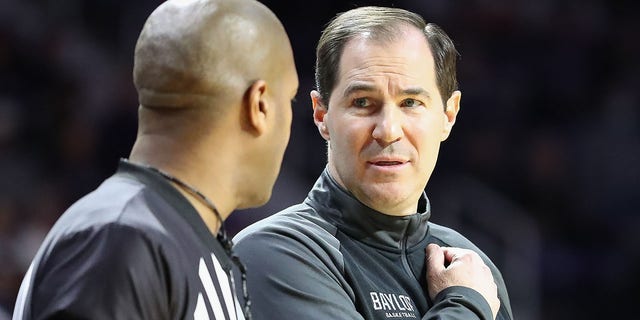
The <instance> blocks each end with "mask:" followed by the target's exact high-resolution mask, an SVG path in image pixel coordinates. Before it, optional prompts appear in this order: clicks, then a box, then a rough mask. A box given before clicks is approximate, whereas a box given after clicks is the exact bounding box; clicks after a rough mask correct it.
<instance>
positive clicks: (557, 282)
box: [0, 0, 640, 319]
mask: <svg viewBox="0 0 640 320" xmlns="http://www.w3.org/2000/svg"><path fill="white" fill-rule="evenodd" d="M262 2H263V3H265V4H266V5H267V6H269V7H270V8H271V9H272V10H273V11H274V12H275V13H276V14H277V15H278V16H279V18H280V19H281V20H282V21H283V24H284V26H285V28H286V29H287V31H288V33H289V36H290V38H291V41H292V44H293V49H294V52H295V58H296V64H297V67H298V73H299V75H300V90H299V93H298V97H297V102H296V103H295V104H294V121H293V127H292V136H291V142H290V144H289V147H288V149H287V153H286V155H285V160H284V163H283V167H282V170H281V176H280V178H279V179H278V181H277V183H276V188H275V190H274V195H273V198H272V200H271V201H270V202H269V203H268V204H267V205H266V206H265V207H262V208H259V209H250V210H243V211H242V212H237V213H235V214H234V215H232V217H231V218H230V219H229V221H228V222H227V227H228V229H229V231H230V232H231V233H232V234H234V233H235V232H237V231H238V230H239V229H241V228H243V227H244V226H246V225H247V224H249V223H251V222H253V221H255V220H257V219H259V218H262V217H266V216H268V215H269V214H272V213H274V212H275V211H277V210H279V209H282V208H284V207H287V206H289V205H291V204H294V203H296V202H299V201H301V200H302V199H303V198H304V197H305V195H306V193H307V191H308V190H309V189H310V187H311V185H312V184H313V182H314V181H315V179H316V178H317V176H318V175H319V174H320V172H321V171H322V170H323V168H324V165H325V161H326V156H325V153H326V151H325V148H326V147H325V144H324V141H323V140H322V139H321V138H320V136H319V135H318V134H317V131H316V129H315V127H314V126H313V121H312V118H311V104H310V100H309V98H308V92H309V91H310V90H311V89H312V88H313V86H314V84H313V65H314V63H315V51H314V50H315V44H316V42H317V40H318V37H319V35H320V31H321V30H322V27H323V25H324V24H325V23H326V22H327V21H328V20H329V19H330V18H331V17H332V16H334V15H335V14H336V13H338V12H341V11H344V10H347V9H349V8H352V7H355V6H361V5H386V6H396V7H401V8H405V9H409V10H411V11H415V12H417V13H420V14H421V15H422V16H424V17H425V19H426V20H427V21H429V22H435V23H437V24H438V25H440V26H441V27H442V28H443V29H444V30H445V31H446V32H447V33H448V34H449V35H450V36H451V37H452V38H453V39H454V41H455V43H456V45H457V47H458V50H459V51H460V53H461V59H460V61H459V65H458V75H459V82H460V88H461V90H462V93H463V94H462V108H461V113H460V116H459V118H458V122H457V124H456V126H455V128H454V131H453V134H452V135H451V137H450V138H449V140H447V141H446V142H445V143H444V144H443V146H442V149H441V151H440V160H439V162H438V165H437V167H436V170H435V173H434V176H433V178H432V181H430V183H429V185H428V186H427V189H426V190H427V195H428V196H429V198H430V199H431V202H432V220H433V221H434V222H437V223H442V224H445V225H448V226H452V227H455V228H457V229H458V230H459V231H461V232H462V233H463V234H465V235H467V236H468V237H469V238H471V240H473V241H474V242H476V243H477V244H479V246H480V247H481V248H483V249H485V251H486V252H487V253H488V254H489V255H490V256H492V257H494V261H495V262H496V264H497V265H498V266H499V267H500V269H501V270H502V271H503V273H504V276H505V280H506V282H507V287H508V288H509V289H510V292H511V295H512V296H511V299H512V305H513V309H514V314H515V316H516V318H518V319H564V318H575V319H599V318H620V317H624V316H627V315H632V314H634V313H635V310H634V309H632V308H633V307H634V306H635V303H637V302H638V301H640V272H639V271H640V250H639V249H638V248H640V233H639V232H637V229H638V228H639V227H640V202H639V201H638V198H640V93H639V91H640V62H639V61H640V41H638V34H639V33H640V15H639V14H638V12H640V10H639V9H640V5H639V3H637V2H635V1H605V0H581V1H577V0H575V1H569V0H558V1H556V0H536V1H528V0H511V1H507V0H404V1H337V0H327V1H315V2H309V1H285V0H271V1H262ZM159 3H161V1H159V0H155V1H152V0H139V1H124V0H68V1H64V2H60V1H54V0H38V1H35V0H0V262H1V263H0V319H4V318H6V317H8V315H10V314H11V311H12V309H13V303H14V300H15V296H16V294H17V290H18V287H19V284H20V281H21V279H22V276H23V274H24V272H25V271H26V269H27V268H28V266H29V263H30V261H31V258H32V257H33V255H34V254H35V250H37V248H38V246H39V244H40V242H41V241H42V239H43V238H44V236H45V234H46V232H47V231H48V229H49V228H50V227H51V225H52V224H53V223H54V222H55V220H56V219H57V217H58V216H59V215H60V214H61V213H62V212H64V210H65V209H66V208H67V207H68V206H69V205H70V204H71V203H73V202H74V201H75V200H77V199H78V198H79V197H81V196H82V195H84V194H86V193H87V192H89V191H91V190H92V189H94V188H95V187H97V185H98V184H99V183H100V182H101V181H102V180H103V179H105V178H106V177H108V176H109V175H110V174H112V173H113V172H114V170H115V168H116V165H117V160H118V158H121V157H126V156H127V155H128V151H129V149H130V147H131V145H132V143H133V141H134V138H135V134H136V116H137V97H136V93H135V89H134V87H133V84H132V79H131V70H132V61H133V59H132V56H133V48H134V46H135V41H136V38H137V36H138V34H139V31H140V29H141V27H142V24H143V23H144V20H145V18H146V17H147V16H148V14H149V13H150V12H151V11H152V10H153V8H155V7H156V6H157V5H158V4H159ZM221 152H224V151H223V150H222V151H221ZM3 313H4V314H5V315H3Z"/></svg>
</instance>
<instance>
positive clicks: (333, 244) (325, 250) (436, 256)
mask: <svg viewBox="0 0 640 320" xmlns="http://www.w3.org/2000/svg"><path fill="white" fill-rule="evenodd" d="M316 53H317V60H316V85H317V90H314V91H312V92H311V99H312V102H313V117H314V122H315V124H316V126H317V127H318V131H319V132H320V135H321V136H322V137H323V138H324V139H325V140H326V141H327V142H328V164H327V168H326V170H325V171H324V172H323V173H322V175H321V176H320V178H319V179H318V180H317V182H316V184H315V186H314V187H313V189H312V190H311V192H310V193H309V195H308V197H307V198H306V199H305V201H304V202H303V203H302V204H299V205H296V206H293V207H290V208H288V209H286V210H284V211H282V212H280V213H278V214H276V215H274V216H272V217H269V218H267V219H265V220H263V221H260V222H258V223H256V224H254V225H252V226H250V227H248V228H247V229H245V230H243V231H242V232H240V233H239V234H238V235H237V236H236V238H235V241H236V247H235V250H236V252H237V254H238V255H239V256H240V258H241V260H242V261H243V262H244V263H245V264H246V265H247V276H248V284H249V287H248V288H249V292H250V294H251V296H252V300H253V301H254V304H253V308H254V309H255V310H256V313H255V314H256V318H259V319H512V318H513V316H512V312H511V305H510V302H509V298H508V294H507V290H506V287H505V284H504V281H503V279H502V276H501V275H500V272H499V271H498V269H497V268H496V267H495V265H494V264H493V263H492V262H491V261H490V260H489V258H488V257H487V256H486V255H485V254H484V253H482V251H480V249H478V248H477V247H476V246H475V245H473V244H472V243H471V242H470V241H469V240H467V239H466V238H464V237H463V236H462V235H460V234H459V233H457V232H456V231H453V230H451V229H449V228H446V227H442V226H439V225H436V224H434V223H431V222H429V217H430V214H431V212H430V205H429V201H428V199H427V196H426V194H425V193H424V188H425V186H426V184H427V182H428V180H429V177H430V176H431V173H432V172H433V169H434V167H435V164H436V160H437V156H438V150H439V147H440V143H441V142H442V141H444V140H445V139H446V138H447V137H448V136H449V133H450V132H451V129H452V127H453V125H454V123H455V121H456V117H457V114H458V111H459V109H460V98H461V93H460V91H458V90H457V82H456V76H455V69H456V68H455V64H456V59H457V52H456V50H455V47H454V45H453V42H452V41H451V39H449V37H448V36H447V35H446V34H445V33H444V32H443V31H442V30H441V29H440V28H439V27H437V26H436V25H433V24H426V23H425V22H424V20H423V19H422V18H421V17H420V16H418V15H416V14H414V13H411V12H408V11H405V10H401V9H395V8H380V7H362V8H357V9H353V10H350V11H347V12H345V13H342V14H340V15H338V16H337V17H336V18H334V19H333V20H332V21H331V22H330V23H329V24H328V25H327V27H326V29H325V30H324V31H323V33H322V35H321V37H320V40H319V43H318V48H317V52H316Z"/></svg>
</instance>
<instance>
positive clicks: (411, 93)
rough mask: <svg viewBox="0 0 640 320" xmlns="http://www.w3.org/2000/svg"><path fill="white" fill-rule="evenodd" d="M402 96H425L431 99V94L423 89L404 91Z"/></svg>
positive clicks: (414, 88) (415, 88) (412, 88)
mask: <svg viewBox="0 0 640 320" xmlns="http://www.w3.org/2000/svg"><path fill="white" fill-rule="evenodd" d="M402 94H404V95H407V96H425V97H427V98H431V95H429V92H428V91H427V90H425V89H423V88H421V87H411V88H407V89H404V90H402Z"/></svg>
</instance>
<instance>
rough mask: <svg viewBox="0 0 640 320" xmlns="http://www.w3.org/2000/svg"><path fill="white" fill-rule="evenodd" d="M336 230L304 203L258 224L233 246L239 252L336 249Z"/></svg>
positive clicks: (234, 239)
mask: <svg viewBox="0 0 640 320" xmlns="http://www.w3.org/2000/svg"><path fill="white" fill-rule="evenodd" d="M336 232H337V228H336V226H335V225H334V224H332V223H331V222H330V221H328V220H326V219H324V218H323V216H322V215H320V214H318V212H317V211H316V210H315V209H314V208H312V207H311V206H309V205H307V204H305V203H301V204H297V205H294V206H291V207H289V208H287V209H284V210H282V211H280V212H278V213H275V214H273V215H271V216H269V217H267V218H264V219H262V220H260V221H257V222H255V223H253V224H251V225H249V226H247V227H246V228H245V229H243V230H241V231H240V232H239V233H238V234H237V235H236V236H235V237H234V238H233V242H234V243H235V245H236V247H238V248H247V247H252V248H255V249H257V248H261V247H267V246H272V245H274V244H280V245H287V244H290V245H300V244H305V245H308V244H313V245H321V246H322V247H325V246H330V247H334V248H337V247H338V246H339V242H338V240H337V239H336V238H335V234H336Z"/></svg>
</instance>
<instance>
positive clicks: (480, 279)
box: [427, 243, 500, 319]
mask: <svg viewBox="0 0 640 320" xmlns="http://www.w3.org/2000/svg"><path fill="white" fill-rule="evenodd" d="M427 286H428V289H429V297H430V298H431V300H433V299H435V297H436V295H437V294H438V293H440V291H442V290H444V289H445V288H448V287H453V286H463V287H468V288H471V289H474V290H476V291H478V292H479V293H480V294H481V295H482V296H483V297H484V298H485V300H487V302H488V303H489V306H490V307H491V312H492V313H493V318H494V319H495V318H496V315H497V314H498V310H499V309H500V300H499V299H498V290H497V287H496V283H495V282H494V280H493V275H492V274H491V270H490V269H489V267H487V265H486V264H484V261H482V258H480V256H479V255H478V254H477V253H476V252H474V251H472V250H467V249H461V248H448V247H442V248H441V247H440V246H438V245H437V244H433V243H432V244H429V245H428V246H427Z"/></svg>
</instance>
